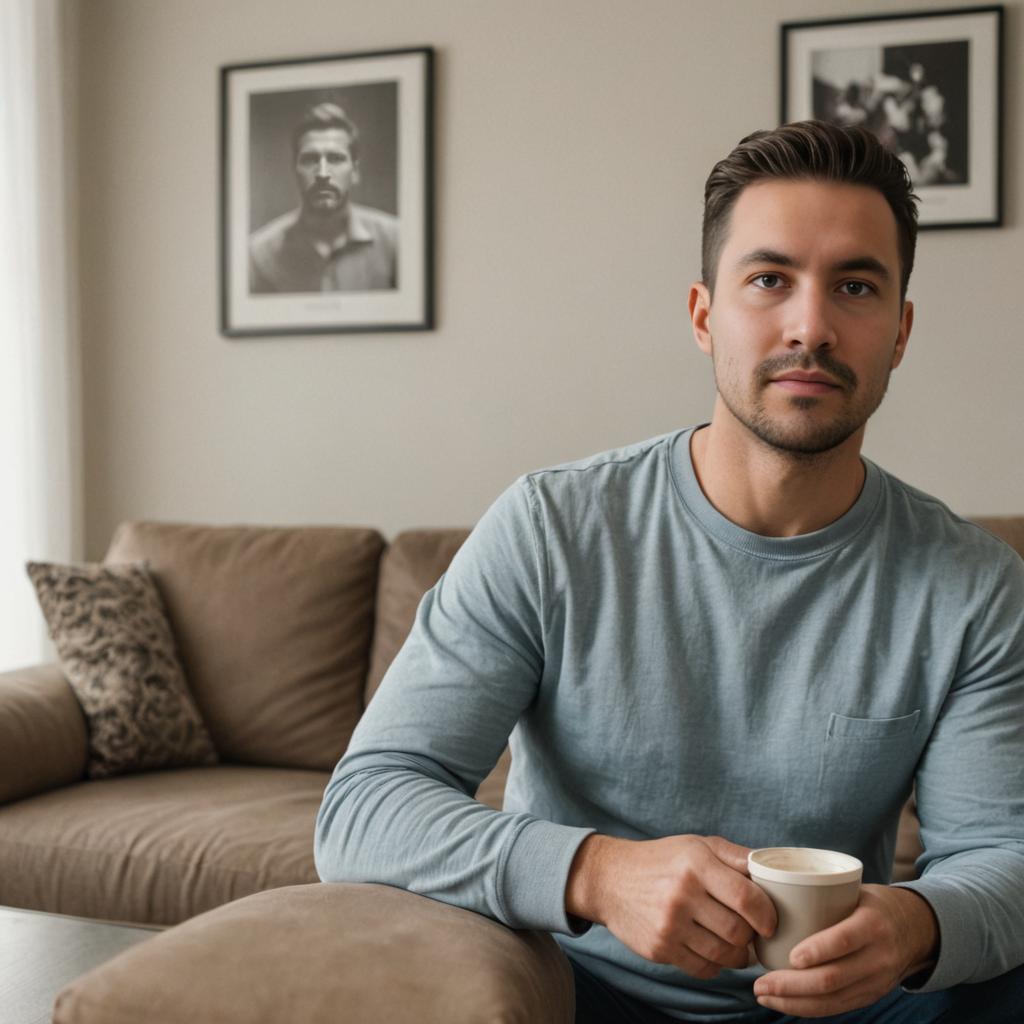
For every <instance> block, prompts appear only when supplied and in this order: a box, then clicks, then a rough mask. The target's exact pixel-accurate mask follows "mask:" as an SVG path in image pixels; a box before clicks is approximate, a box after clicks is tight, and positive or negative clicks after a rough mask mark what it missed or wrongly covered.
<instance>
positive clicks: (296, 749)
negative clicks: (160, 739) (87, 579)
mask: <svg viewBox="0 0 1024 1024" xmlns="http://www.w3.org/2000/svg"><path fill="white" fill-rule="evenodd" d="M383 547H384V541H383V538H382V537H381V536H380V534H378V533H377V532H376V531H374V530H363V529H348V528H341V527H338V528H335V527H303V528H287V529H271V528H263V527H246V526H242V527H207V526H183V525H174V524H167V523H152V522H149V523H146V522H130V523H124V524H122V525H121V526H120V527H119V528H118V530H117V532H116V534H115V536H114V539H113V541H112V542H111V546H110V550H109V551H108V552H107V561H108V562H119V561H137V560H142V559H144V560H146V562H147V563H148V564H149V567H150V571H151V572H152V574H153V578H154V579H155V581H156V584H157V587H158V588H159V590H160V592H161V594H162V596H163V598H164V602H165V604H166V606H167V611H168V616H169V618H170V620H171V625H172V627H173V629H174V634H175V637H176V638H177V641H178V649H179V652H180V655H181V660H182V663H183V664H184V666H185V672H186V674H187V676H188V680H189V685H190V686H191V688H192V692H193V694H194V695H195V698H196V702H197V703H198V705H199V709H200V711H201V712H202V714H203V719H204V720H205V722H206V725H207V728H208V729H209V730H210V734H211V735H212V737H213V742H214V745H215V746H216V748H217V751H218V753H219V754H220V756H221V757H222V758H223V759H224V760H225V761H237V762H243V763H249V764H262V765H275V766H281V767H288V768H308V769H316V770H324V771H326V770H328V769H330V768H333V767H334V765H335V763H336V762H337V761H338V759H339V758H340V757H341V755H342V753H343V752H344V750H345V748H346V746H347V745H348V741H349V737H350V736H351V735H352V730H353V729H354V728H355V724H356V722H357V721H358V719H359V716H360V714H361V713H362V690H363V682H364V680H365V678H366V670H367V662H368V658H369V649H370V636H371V633H372V630H373V600H374V594H375V591H376V586H377V567H378V563H379V560H380V554H381V551H382V550H383Z"/></svg>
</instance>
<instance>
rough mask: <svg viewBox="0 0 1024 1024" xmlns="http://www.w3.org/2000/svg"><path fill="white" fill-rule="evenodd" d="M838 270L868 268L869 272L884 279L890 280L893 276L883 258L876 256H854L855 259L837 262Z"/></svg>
mask: <svg viewBox="0 0 1024 1024" xmlns="http://www.w3.org/2000/svg"><path fill="white" fill-rule="evenodd" d="M836 270H842V271H856V270H866V271H867V272H868V273H870V274H874V275H875V276H876V277H880V278H881V279H882V280H883V281H888V280H889V278H890V277H892V275H891V274H890V273H889V268H888V267H886V265H885V264H884V263H883V262H882V261H881V260H876V259H875V257H874V256H854V257H853V259H849V260H843V261H842V262H840V263H837V264H836Z"/></svg>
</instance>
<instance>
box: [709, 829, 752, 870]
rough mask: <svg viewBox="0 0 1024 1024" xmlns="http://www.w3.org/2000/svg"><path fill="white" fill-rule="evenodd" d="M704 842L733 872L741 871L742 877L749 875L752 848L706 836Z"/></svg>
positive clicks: (720, 838) (717, 837)
mask: <svg viewBox="0 0 1024 1024" xmlns="http://www.w3.org/2000/svg"><path fill="white" fill-rule="evenodd" d="M704 842H705V843H706V844H707V846H708V847H710V849H711V852H712V853H713V854H714V855H715V856H716V857H717V858H718V859H719V860H720V861H722V863H723V864H728V865H729V867H731V868H732V869H733V871H739V872H740V874H742V875H745V874H746V873H747V854H749V853H750V851H751V847H749V846H740V845H739V844H738V843H730V842H729V840H728V839H723V838H722V837H721V836H705V837H704Z"/></svg>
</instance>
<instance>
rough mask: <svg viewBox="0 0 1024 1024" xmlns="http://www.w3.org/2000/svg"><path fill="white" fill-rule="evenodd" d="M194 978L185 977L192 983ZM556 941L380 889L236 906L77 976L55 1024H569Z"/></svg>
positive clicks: (321, 892) (564, 965)
mask: <svg viewBox="0 0 1024 1024" xmlns="http://www.w3.org/2000/svg"><path fill="white" fill-rule="evenodd" d="M185 979H187V983H186V980H185ZM574 1005H575V995H574V991H573V979H572V968H571V967H570V966H569V961H568V960H567V959H566V957H565V955H564V954H563V953H562V952H561V950H560V949H559V948H558V946H557V944H556V943H555V941H554V939H552V938H551V936H550V935H545V934H542V933H539V932H514V931H511V930H510V929H508V928H506V927H505V926H504V925H500V924H497V923H496V922H494V921H492V920H490V919H489V918H486V917H481V916H479V915H477V914H474V913H472V912H470V911H468V910H460V909H458V908H457V907H451V906H448V905H446V904H444V903H439V902H437V901H435V900H430V899H427V898H426V897H424V896H416V895H414V894H412V893H408V892H402V891H401V890H399V889H392V888H388V887H387V886H382V885H354V884H337V885H324V884H317V885H303V886H292V887H289V888H287V889H277V890H275V891H273V892H264V893H260V894H259V895H256V896H250V897H248V898H246V899H243V900H239V901H238V902H237V903H232V904H229V905H228V906H226V907H221V908H220V909H218V910H214V911H212V912H211V913H209V914H204V915H203V916H202V917H198V918H196V919H195V920H193V921H188V922H186V923H185V924H183V925H180V926H179V927H177V928H172V929H171V930H170V931H166V932H163V933H162V934H160V935H157V936H155V937H154V938H152V939H147V940H146V941H145V942H141V943H139V944H138V945H136V946H134V947H133V948H131V949H129V950H127V951H126V952H124V953H121V954H120V955H119V956H117V957H115V958H114V959H113V960H110V961H108V962H107V963H105V964H102V965H101V966H100V967H98V968H96V969H95V970H93V971H91V972H90V973H88V974H86V975H84V976H83V977H81V978H79V979H77V980H76V981H74V982H72V983H71V985H69V986H68V987H67V988H66V989H64V991H63V992H61V993H60V995H59V996H58V997H57V1003H56V1007H55V1009H54V1015H53V1020H54V1024H129V1022H132V1024H134V1022H136V1021H145V1022H146V1024H193V1022H195V1021H217V1022H218V1024H280V1022H281V1021H295V1022H302V1024H337V1022H339V1021H388V1022H389V1024H480V1022H482V1021H501V1022H505V1024H571V1021H572V1020H573V1016H574Z"/></svg>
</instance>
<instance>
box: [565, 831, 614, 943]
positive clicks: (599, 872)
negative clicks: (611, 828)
mask: <svg viewBox="0 0 1024 1024" xmlns="http://www.w3.org/2000/svg"><path fill="white" fill-rule="evenodd" d="M622 842H623V840H621V839H614V838H612V837H611V836H603V835H600V834H598V833H597V832H595V833H593V834H592V835H589V836H587V838H586V839H584V840H583V842H582V843H580V845H579V849H577V851H576V856H575V857H574V858H573V861H572V865H571V866H570V868H569V877H568V880H567V881H566V883H565V911H566V913H567V914H569V915H570V916H572V917H577V918H580V919H581V920H583V921H591V922H593V923H594V924H604V923H605V922H604V916H605V915H604V910H603V906H604V902H605V899H604V894H605V893H606V891H607V882H606V879H607V877H608V876H609V873H610V872H609V865H610V862H611V858H612V856H613V855H614V850H615V847H617V846H618V845H619V844H621V843H622Z"/></svg>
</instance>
